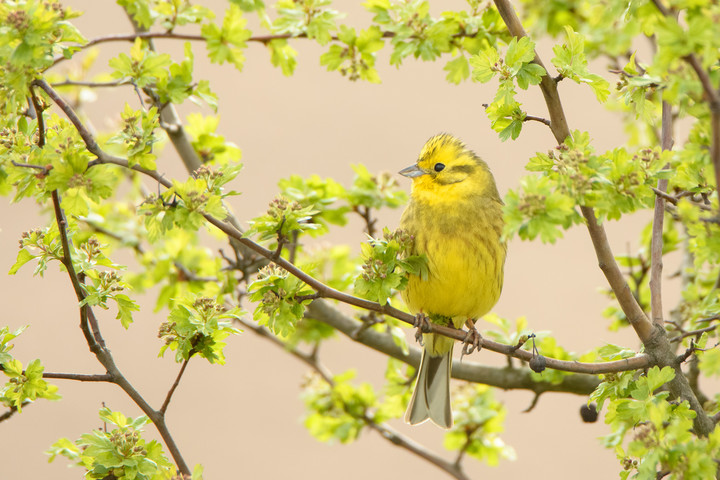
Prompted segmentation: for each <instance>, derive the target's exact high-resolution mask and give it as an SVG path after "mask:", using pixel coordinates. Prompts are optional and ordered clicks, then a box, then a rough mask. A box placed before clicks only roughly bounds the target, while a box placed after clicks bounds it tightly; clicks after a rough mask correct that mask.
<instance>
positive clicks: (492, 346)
mask: <svg viewBox="0 0 720 480" xmlns="http://www.w3.org/2000/svg"><path fill="white" fill-rule="evenodd" d="M35 84H37V85H38V86H39V87H40V88H42V89H43V90H45V91H46V92H47V93H48V95H49V96H50V97H51V98H52V99H53V101H55V102H56V104H57V105H58V107H60V109H61V110H62V111H63V112H64V113H65V114H66V116H67V117H68V119H70V121H71V122H72V124H73V125H74V126H75V128H77V129H78V132H79V133H80V136H81V138H82V139H83V141H84V142H85V145H86V147H87V148H88V150H89V151H90V152H91V153H93V154H94V155H95V156H96V157H97V160H94V161H92V162H89V163H88V168H91V167H92V166H94V165H98V164H114V165H119V166H122V167H125V168H130V169H132V170H136V171H138V172H141V173H144V174H146V175H148V176H149V177H151V178H153V179H155V180H156V181H157V182H158V183H160V184H161V185H163V186H165V187H166V188H170V187H171V186H172V183H171V182H170V181H169V180H167V179H165V178H164V177H163V176H162V175H160V174H159V173H158V172H157V171H155V170H149V169H145V168H142V167H140V166H138V165H133V166H132V167H130V165H129V163H128V161H127V160H125V159H123V158H119V157H114V156H112V155H108V154H107V153H105V152H104V151H103V150H102V149H101V148H100V147H99V146H98V144H97V142H95V140H94V138H93V137H92V135H91V134H90V132H89V131H88V130H87V129H86V128H85V126H84V125H83V124H82V122H81V121H80V119H79V118H78V117H77V115H76V114H75V112H74V111H73V109H72V108H71V107H70V106H69V105H68V104H67V102H65V101H64V100H63V99H62V98H61V97H60V96H59V95H58V94H57V92H55V90H54V89H53V88H52V87H51V86H50V85H49V84H48V83H47V82H46V81H45V80H42V79H41V80H36V81H35ZM203 216H204V217H205V219H206V220H207V221H208V222H209V223H210V224H212V225H214V226H215V227H217V228H218V229H220V230H221V231H222V232H224V233H225V234H226V235H228V236H229V237H231V238H232V239H234V240H235V241H236V242H237V243H238V244H240V245H243V246H245V247H247V248H248V249H249V250H251V251H253V252H255V253H257V254H259V255H260V256H262V257H264V258H267V259H269V260H271V261H274V263H276V264H277V265H278V266H280V267H282V268H283V269H285V270H287V271H288V272H289V273H291V274H292V275H294V276H295V277H297V278H298V279H300V280H302V281H303V282H305V283H306V284H307V285H308V286H310V287H311V288H313V289H314V290H315V291H316V292H317V293H318V294H319V295H320V296H321V297H324V298H331V299H334V300H338V301H340V302H343V303H347V304H349V305H354V306H356V307H360V308H363V309H366V310H371V311H375V312H378V313H382V314H384V315H390V316H392V317H394V318H397V319H398V320H401V321H403V322H405V323H407V324H409V325H414V323H415V317H414V316H412V315H410V314H408V313H405V312H403V311H401V310H398V309H397V308H395V307H392V306H391V305H389V304H385V305H380V304H378V303H376V302H371V301H369V300H365V299H362V298H358V297H354V296H352V295H348V294H347V293H344V292H341V291H339V290H336V289H334V288H332V287H330V286H328V285H325V284H323V283H322V282H320V281H318V280H316V279H315V278H313V277H312V276H310V275H308V274H307V273H305V272H304V271H302V270H300V269H299V268H298V267H296V266H295V265H294V264H292V263H290V262H289V261H287V260H286V259H284V258H282V257H279V258H276V256H275V255H274V252H272V251H270V250H268V249H266V248H264V247H262V246H260V245H258V244H256V243H255V242H253V241H252V240H250V239H249V238H247V237H245V236H244V235H243V234H242V231H241V230H239V229H238V228H236V227H235V226H234V225H233V224H231V223H230V222H233V223H237V221H236V220H235V219H234V218H232V217H229V219H228V220H227V221H221V220H219V219H217V218H215V217H213V216H211V215H208V214H206V213H203ZM593 220H594V215H593ZM596 225H597V224H596ZM598 228H599V227H598ZM601 231H602V234H603V236H604V230H601ZM605 244H607V239H606V238H605ZM607 248H608V252H609V246H608V247H607ZM608 254H609V256H610V257H609V258H610V259H612V260H613V265H614V266H615V269H617V272H618V275H619V276H620V279H622V274H621V273H620V271H619V269H618V267H617V264H615V263H614V259H613V257H612V253H610V252H609V253H608ZM622 281H623V283H624V279H622ZM624 285H625V287H626V288H627V283H624ZM627 290H628V291H629V288H627ZM629 295H630V298H633V297H632V294H629ZM633 301H634V298H633ZM635 304H636V305H637V303H635ZM621 305H622V302H621ZM638 308H639V307H638ZM641 312H642V310H641ZM430 331H431V332H432V333H439V334H442V335H445V336H447V337H450V338H454V339H456V340H460V341H464V340H465V338H466V336H467V333H466V332H465V331H464V330H458V329H455V328H451V327H445V326H442V325H436V324H432V323H431V324H430ZM481 344H482V347H483V348H486V349H488V350H491V351H494V352H497V353H501V354H503V355H508V356H513V357H516V358H519V359H521V360H525V361H530V358H531V357H532V354H531V353H530V352H528V351H526V350H520V349H519V348H517V347H515V346H513V345H503V344H501V343H497V342H493V341H492V340H488V339H486V338H483V339H482V340H481ZM631 360H632V361H631ZM647 362H648V359H646V358H644V356H643V355H639V356H637V357H635V358H634V359H627V360H622V361H616V362H605V363H580V362H569V361H563V360H556V359H553V358H547V367H548V368H553V369H556V370H563V371H567V372H575V373H590V374H598V373H607V372H616V371H624V370H632V369H635V368H644V367H645V366H648V365H649V363H647Z"/></svg>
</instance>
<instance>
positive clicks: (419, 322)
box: [413, 312, 430, 345]
mask: <svg viewBox="0 0 720 480" xmlns="http://www.w3.org/2000/svg"><path fill="white" fill-rule="evenodd" d="M413 327H415V328H417V331H416V332H415V341H416V342H418V343H419V344H420V345H422V344H423V333H430V320H429V319H428V317H427V315H425V314H424V313H422V312H420V313H418V314H417V315H415V323H413Z"/></svg>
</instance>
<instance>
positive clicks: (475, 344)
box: [460, 320, 482, 359]
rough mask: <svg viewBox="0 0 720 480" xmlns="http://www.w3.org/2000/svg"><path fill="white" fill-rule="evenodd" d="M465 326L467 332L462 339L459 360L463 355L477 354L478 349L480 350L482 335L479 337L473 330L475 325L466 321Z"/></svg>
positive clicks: (475, 330)
mask: <svg viewBox="0 0 720 480" xmlns="http://www.w3.org/2000/svg"><path fill="white" fill-rule="evenodd" d="M465 325H466V326H467V327H468V331H467V334H466V335H465V338H464V339H463V349H462V353H461V354H460V359H462V357H464V356H465V355H470V354H471V353H473V352H479V351H480V349H482V335H480V332H478V331H477V329H476V328H475V324H473V323H472V322H471V321H470V320H468V321H467V323H466V324H465Z"/></svg>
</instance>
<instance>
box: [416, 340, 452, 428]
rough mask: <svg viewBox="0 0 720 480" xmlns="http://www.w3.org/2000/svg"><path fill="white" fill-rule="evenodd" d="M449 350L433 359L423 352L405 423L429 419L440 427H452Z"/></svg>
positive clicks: (432, 356) (450, 360)
mask: <svg viewBox="0 0 720 480" xmlns="http://www.w3.org/2000/svg"><path fill="white" fill-rule="evenodd" d="M451 366H452V349H451V350H450V351H449V352H445V353H443V354H442V355H439V356H434V355H432V354H429V353H428V352H427V349H423V354H422V360H421V361H420V369H419V371H418V377H417V382H416V384H415V391H414V392H413V396H412V398H411V399H410V404H409V405H408V409H407V412H406V413H405V421H406V422H407V423H409V424H410V425H416V424H418V423H422V422H424V421H425V420H428V419H430V420H431V421H432V422H433V423H434V424H435V425H437V426H438V427H442V428H450V427H452V424H453V420H452V410H451V408H450V368H451Z"/></svg>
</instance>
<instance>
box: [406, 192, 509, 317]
mask: <svg viewBox="0 0 720 480" xmlns="http://www.w3.org/2000/svg"><path fill="white" fill-rule="evenodd" d="M413 193H414V195H413V199H412V201H411V203H410V205H409V206H408V209H407V210H406V211H405V214H404V215H403V218H402V220H401V228H404V229H406V230H407V231H409V233H411V234H412V235H413V236H414V237H415V252H416V253H418V254H425V255H426V256H427V259H428V271H429V275H428V277H427V279H425V280H423V279H421V278H420V277H418V276H411V277H410V278H409V281H408V285H407V287H406V289H405V290H404V291H403V292H402V296H403V299H404V300H405V303H406V304H407V306H408V308H409V309H410V311H411V312H413V313H418V312H423V313H425V314H430V315H432V314H436V315H443V316H446V317H458V319H457V322H454V323H460V325H462V323H463V322H464V321H465V319H468V318H471V319H476V318H478V317H480V316H482V315H484V314H486V313H487V312H488V311H490V309H491V308H492V307H493V305H495V303H496V302H497V300H498V298H499V296H500V291H501V290H502V283H503V265H504V262H505V245H504V244H503V243H502V242H501V239H500V236H501V234H502V211H501V208H502V207H501V203H500V202H499V200H495V199H492V198H489V197H483V196H474V197H469V198H468V197H466V198H464V199H461V198H451V197H450V196H442V197H440V198H438V196H436V195H435V193H434V192H427V193H428V194H429V195H431V197H429V198H424V195H423V192H422V191H421V192H417V191H414V192H413ZM448 193H449V192H448ZM427 200H430V201H427ZM456 326H459V325H456Z"/></svg>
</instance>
